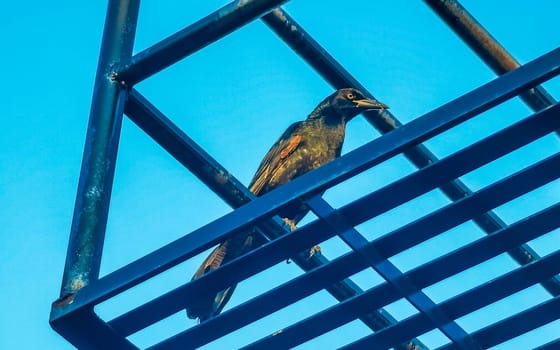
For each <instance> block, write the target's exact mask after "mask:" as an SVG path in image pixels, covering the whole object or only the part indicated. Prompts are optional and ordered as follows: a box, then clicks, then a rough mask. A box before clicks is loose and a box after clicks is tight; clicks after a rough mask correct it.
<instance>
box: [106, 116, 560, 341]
mask: <svg viewBox="0 0 560 350" xmlns="http://www.w3.org/2000/svg"><path fill="white" fill-rule="evenodd" d="M559 110H560V106H556V107H554V108H552V109H550V110H547V111H544V112H541V113H538V114H536V115H535V116H533V117H531V118H528V119H526V120H523V121H520V122H518V123H517V124H515V125H513V126H511V127H509V128H507V129H505V130H503V131H500V132H498V133H496V134H495V135H493V136H490V137H488V138H486V139H484V140H481V141H480V142H479V143H477V144H475V145H472V146H470V147H469V148H467V149H466V150H462V151H460V152H457V153H456V154H455V155H451V156H449V157H448V158H450V159H453V158H454V157H455V159H459V160H460V161H459V162H448V161H447V158H446V159H443V160H441V161H440V162H439V163H436V164H434V165H433V166H432V167H429V168H425V169H422V170H419V171H418V172H417V173H415V174H411V175H409V176H408V177H407V178H405V179H403V180H400V181H397V183H402V181H405V180H406V181H407V182H408V183H410V184H415V186H417V187H420V190H419V192H421V193H424V192H425V191H427V190H429V189H430V188H431V187H430V186H432V187H435V186H437V184H430V183H429V182H428V183H426V181H423V180H419V179H421V176H426V177H428V178H429V177H431V175H430V174H434V173H449V169H451V168H453V169H454V170H456V169H455V168H456V166H457V163H459V164H461V166H464V164H468V163H469V161H468V158H469V157H467V158H465V159H462V158H461V157H458V156H457V154H461V153H464V152H466V151H469V152H470V154H471V155H481V156H471V157H470V158H471V160H470V163H475V165H476V166H479V165H480V164H478V163H477V162H478V161H480V160H481V159H484V158H483V155H490V156H491V157H490V159H489V160H491V159H493V158H492V156H493V155H494V156H495V155H496V154H495V153H492V152H489V151H488V149H489V148H492V147H493V146H494V145H496V144H506V145H507V144H513V145H515V146H517V147H518V146H520V144H518V143H517V142H519V138H517V137H514V136H516V135H517V134H518V133H519V132H521V131H523V130H532V131H533V132H535V134H532V135H530V136H528V137H527V135H525V138H524V137H521V140H523V141H524V142H525V143H529V142H531V141H532V140H533V139H534V138H536V137H539V136H542V135H543V134H545V133H546V132H547V131H546V130H548V132H551V131H552V130H554V128H555V127H556V126H557V123H560V120H559V119H558V118H556V115H557V113H558V111H559ZM543 116H547V117H548V118H544V117H543ZM527 120H529V121H531V122H532V123H527ZM551 122H552V123H551ZM539 128H544V131H543V130H540V132H539ZM480 144H484V145H486V148H481V147H479V145H480ZM457 157H458V158H457ZM475 160H476V161H475ZM489 160H487V161H489ZM559 162H560V155H556V156H553V157H551V158H549V159H546V160H544V161H542V162H539V163H538V164H536V165H533V166H531V167H529V168H527V169H524V170H523V171H521V172H518V173H516V174H514V175H512V176H510V177H508V178H506V179H504V180H502V181H499V182H498V183H496V184H493V185H491V186H488V187H487V188H485V189H483V190H481V191H479V192H477V193H475V194H473V195H472V196H471V197H467V198H464V199H463V200H461V201H457V202H455V203H451V204H449V205H448V206H446V207H444V208H442V209H441V210H440V211H437V212H435V213H433V214H430V215H427V216H426V217H424V218H422V219H420V220H418V221H417V222H415V223H414V224H413V225H409V226H407V227H406V228H407V230H405V232H408V231H411V232H415V234H407V235H405V236H404V237H405V238H407V239H413V238H416V236H417V235H418V233H419V232H423V230H425V231H427V232H430V233H431V234H429V235H427V236H426V235H424V236H422V237H423V239H428V238H430V237H432V236H434V235H436V234H437V233H440V232H443V231H444V230H445V229H448V228H451V227H453V226H455V225H458V224H460V223H462V222H464V221H466V220H468V219H470V218H472V217H474V216H477V215H480V214H481V213H483V212H484V211H486V210H488V209H489V208H493V207H494V206H497V205H501V204H503V203H504V202H507V201H509V200H511V199H513V198H515V197H517V196H519V195H521V194H523V193H525V192H527V191H531V190H533V189H534V188H537V187H539V186H542V185H543V184H545V183H547V182H549V181H552V180H554V179H556V178H558V177H560V173H559V172H558V171H555V170H557V169H558V164H559ZM446 163H447V168H439V166H440V164H446ZM463 163H464V164H463ZM474 167H475V166H472V165H471V169H472V168H474ZM468 170H469V169H466V170H465V169H463V172H466V171H468ZM426 174H427V175H426ZM455 175H457V176H458V175H461V173H459V174H455ZM455 175H454V174H451V175H448V176H455ZM391 186H392V185H388V186H386V187H385V188H393V191H391V192H392V193H403V194H404V193H406V192H407V191H405V190H403V189H402V188H403V186H401V187H391ZM385 188H383V189H381V190H379V191H377V192H381V193H384V192H385V191H384V190H385ZM404 188H406V186H404ZM377 192H376V193H377ZM366 197H369V196H366ZM408 199H409V198H408V197H404V198H401V199H400V201H398V202H397V203H392V206H391V207H388V208H384V209H383V211H386V210H389V209H391V208H393V207H395V206H397V205H399V204H402V203H403V202H406V201H407V200H408ZM378 202H379V201H374V203H378ZM376 206H377V205H376ZM363 207H367V208H370V209H369V210H368V212H369V213H370V216H368V217H363V216H359V221H356V217H355V216H354V217H352V221H351V224H352V225H357V224H359V223H361V222H363V221H364V220H367V219H369V218H370V217H371V216H375V215H376V214H377V213H375V212H372V210H371V208H373V207H374V206H373V205H371V204H370V202H363V201H362V200H358V201H356V202H354V203H351V204H349V205H347V206H345V207H343V208H342V209H341V210H340V211H341V212H343V213H347V214H346V216H347V217H348V218H350V217H351V213H359V212H360V211H361V209H360V208H363ZM449 218H452V219H453V220H450V219H449ZM424 223H429V224H430V226H426V227H425V226H424V225H425V224H424ZM323 226H324V225H323V224H322V223H321V222H320V221H316V222H314V223H312V224H310V225H307V226H305V227H303V228H301V229H300V230H298V232H297V233H296V234H294V235H289V236H285V237H282V238H280V239H279V240H277V241H275V242H272V243H270V244H268V245H267V246H265V247H263V248H261V249H259V250H257V251H254V252H251V253H249V254H248V255H246V256H244V257H241V258H240V259H238V260H236V261H234V262H232V263H231V264H228V265H226V266H224V267H222V268H221V269H220V270H217V271H215V272H212V273H211V274H208V275H205V276H203V277H201V278H200V279H199V280H197V281H194V282H191V283H190V284H187V285H185V286H182V287H179V288H178V289H176V290H175V291H173V292H171V293H168V294H167V295H164V296H162V297H160V298H157V299H155V300H153V301H151V302H149V303H147V304H145V305H143V306H140V307H138V308H136V309H135V310H132V311H131V312H129V313H127V314H126V315H123V316H122V317H120V318H118V319H116V320H114V321H111V324H112V326H113V327H115V328H116V329H120V330H121V331H123V332H124V334H130V333H132V332H134V331H136V330H138V329H140V328H142V327H145V326H147V325H149V324H151V323H153V322H156V321H158V320H159V319H161V318H163V317H165V316H168V315H170V314H172V313H174V312H177V311H178V310H180V309H181V308H182V307H183V304H182V302H181V301H184V300H189V299H191V298H196V297H197V294H196V293H197V292H195V291H193V290H196V288H197V287H196V286H195V284H196V283H200V285H203V286H204V290H205V291H208V290H220V289H222V288H224V287H225V286H227V285H228V284H230V283H232V282H237V281H239V280H241V279H244V278H246V277H248V276H250V275H252V274H253V273H255V272H258V271H261V270H263V269H265V268H267V267H269V266H271V265H273V264H275V263H277V262H279V261H281V259H282V257H283V256H285V255H282V254H281V253H282V251H283V252H284V254H289V253H290V249H292V250H293V249H302V248H301V247H307V246H311V245H312V244H315V243H317V242H318V239H317V238H316V236H317V233H320V234H321V235H322V238H321V239H325V238H327V237H330V236H332V235H333V233H328V230H327V228H326V227H323ZM535 232H538V231H531V233H535ZM402 233H403V230H402V229H401V230H396V231H395V232H393V233H390V234H388V235H387V236H388V237H392V236H393V235H395V234H401V235H402ZM327 235H328V236H327ZM405 238H401V239H400V240H401V241H403V242H406V240H407V239H405ZM420 241H421V240H417V243H419V242H420ZM510 241H511V242H518V244H520V243H523V242H524V241H517V240H510ZM381 242H383V240H378V241H376V242H374V244H376V245H377V246H380V243H381ZM402 246H405V247H401V248H400V249H396V250H395V249H393V252H392V253H394V254H396V253H397V252H399V251H401V250H404V249H405V248H406V247H408V245H406V244H402ZM513 246H514V245H509V244H505V245H503V247H509V248H511V247H513ZM504 249H507V248H504ZM364 251H365V252H367V253H368V254H369V252H368V249H367V248H365V249H364ZM380 251H382V252H383V254H384V257H385V258H386V257H388V256H389V255H387V252H385V251H384V250H382V249H380ZM391 255H392V254H391ZM242 266H243V268H242ZM361 268H363V266H361V267H360V269H361ZM357 271H358V270H353V272H352V273H355V272H357ZM292 287H293V286H292ZM198 288H200V286H199V287H198ZM315 291H316V290H315V289H313V290H312V292H315ZM190 293H192V294H190ZM304 293H306V292H305V291H304ZM291 294H292V297H294V296H295V295H296V294H297V293H296V292H295V291H294V290H292V291H291ZM305 295H309V294H305ZM305 295H303V296H302V297H304V296H305ZM257 299H258V298H257ZM280 300H282V299H281V298H278V299H270V300H269V301H268V302H266V303H264V302H260V301H257V300H255V302H258V304H259V305H261V306H262V305H263V304H266V305H268V306H267V307H265V308H263V310H266V309H268V308H273V309H272V310H273V311H276V310H278V309H279V308H281V307H284V306H286V304H283V305H282V306H278V304H279V301H280ZM272 301H274V302H272ZM170 304H175V306H174V307H171V306H169V305H170ZM255 305H256V304H255ZM273 305H274V306H273ZM276 306H278V308H276ZM163 310H165V312H164V311H163ZM253 311H254V310H253ZM271 312H272V311H271ZM259 315H261V313H259V312H256V313H255V314H250V313H249V312H246V310H244V311H243V312H239V313H237V314H236V316H235V317H234V316H232V317H231V318H230V321H228V322H231V323H229V324H228V323H227V322H226V323H224V322H222V323H220V324H221V325H222V326H224V327H226V329H229V328H228V327H230V328H231V327H235V322H237V323H238V324H239V323H241V325H245V324H247V323H248V322H252V321H254V320H255V319H257V318H258V317H259ZM221 317H222V316H218V317H216V318H215V319H213V320H209V321H207V322H205V324H203V325H201V326H200V327H202V328H204V326H205V325H206V324H207V323H208V327H209V328H206V329H207V330H210V331H211V334H210V336H211V337H214V336H216V337H217V336H219V335H220V334H222V335H223V334H224V333H222V331H223V329H221V328H220V326H219V325H215V324H213V322H214V321H215V320H220V319H221ZM224 317H226V316H224ZM233 321H235V322H233ZM245 322H247V323H245ZM210 324H212V325H210ZM241 325H240V326H241ZM131 327H132V328H131ZM199 329H200V328H199ZM208 336H209V334H204V331H202V330H201V331H200V332H198V333H196V335H194V334H193V332H191V330H187V331H185V332H182V333H180V334H178V335H177V336H175V337H173V338H172V339H169V340H168V341H169V342H175V343H177V344H178V343H180V342H185V341H188V342H189V343H192V342H195V344H198V343H197V340H201V339H206V338H207V337H208ZM214 339H215V338H214ZM166 342H167V341H166ZM199 345H201V344H199Z"/></svg>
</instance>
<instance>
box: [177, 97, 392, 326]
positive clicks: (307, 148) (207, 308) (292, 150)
mask: <svg viewBox="0 0 560 350" xmlns="http://www.w3.org/2000/svg"><path fill="white" fill-rule="evenodd" d="M387 108H389V107H388V106H387V105H385V104H383V103H381V102H379V101H377V100H375V99H373V98H367V97H366V96H365V95H364V94H363V93H362V92H361V91H359V90H357V89H354V88H344V89H339V90H337V91H335V92H334V93H333V94H331V95H330V96H328V97H327V98H325V99H324V100H323V101H322V102H321V103H319V105H317V107H316V108H315V109H314V110H313V111H312V112H311V113H310V114H309V116H308V117H307V118H306V119H304V120H302V121H298V122H295V123H293V124H292V125H290V126H289V127H288V128H287V129H286V131H285V132H284V133H283V134H282V136H280V138H279V139H278V140H277V141H276V143H274V145H273V146H272V147H271V148H270V150H269V151H268V152H267V153H266V155H265V157H264V158H263V160H262V161H261V163H260V165H259V167H258V169H257V171H256V173H255V175H254V176H253V179H252V180H251V182H250V184H249V190H250V191H251V192H252V193H253V194H254V195H256V196H261V195H263V194H265V193H268V192H270V191H272V190H274V189H276V188H278V187H280V186H282V185H283V184H285V183H287V182H289V181H291V180H293V179H295V178H297V177H299V176H301V175H303V174H305V173H307V172H309V171H311V170H313V169H316V168H318V167H320V166H322V165H324V164H326V163H328V162H330V161H332V160H334V159H335V158H337V157H339V156H340V154H341V150H342V145H343V143H344V136H345V130H346V123H347V122H349V121H350V120H351V119H352V118H354V117H355V116H357V115H358V114H360V113H361V112H363V111H365V110H372V109H377V110H381V109H387ZM308 211H309V209H308V208H307V207H306V206H305V205H304V204H303V203H301V202H299V203H296V204H293V205H291V206H288V207H286V208H284V209H282V210H281V211H280V212H279V213H278V215H279V216H280V217H281V218H283V220H284V222H286V224H287V225H288V226H289V227H290V229H292V230H293V229H295V225H296V224H297V223H298V222H299V221H300V220H301V219H303V217H304V216H305V215H306V214H307V213H308ZM254 235H255V233H254V231H253V230H251V231H249V232H241V233H238V234H236V235H235V236H233V237H231V238H229V239H227V240H225V241H224V242H222V243H221V244H220V245H218V247H216V248H215V249H214V250H213V251H212V252H211V253H210V255H209V256H208V257H207V258H206V260H204V262H203V263H202V265H200V267H199V268H198V269H197V271H196V272H195V274H194V276H193V277H192V280H195V279H197V278H200V277H201V276H203V275H205V274H207V273H209V272H211V271H213V270H216V269H217V268H218V267H220V266H221V265H223V264H226V263H227V262H229V261H231V260H233V259H235V258H237V257H239V256H241V255H243V254H245V253H247V252H248V251H250V250H252V249H253V248H256V245H257V243H256V241H257V240H256V239H255V236H254ZM312 253H313V249H312ZM235 287H236V286H235V285H232V286H229V287H227V288H226V289H224V290H222V291H220V292H218V293H215V294H214V293H208V295H205V296H204V297H202V298H198V299H197V300H195V301H191V302H190V303H189V305H187V307H186V311H187V316H188V317H189V318H191V319H198V321H199V322H203V321H205V320H207V319H209V318H211V317H214V316H216V315H218V314H219V313H220V312H221V311H222V309H223V308H224V306H225V305H226V303H227V302H228V301H229V299H230V298H231V295H232V294H233V291H234V289H235Z"/></svg>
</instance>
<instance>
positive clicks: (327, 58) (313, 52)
mask: <svg viewBox="0 0 560 350" xmlns="http://www.w3.org/2000/svg"><path fill="white" fill-rule="evenodd" d="M263 21H264V22H265V23H266V24H267V25H268V26H269V27H271V29H272V30H273V31H274V32H275V33H276V34H278V36H279V37H280V38H282V39H283V40H284V41H285V42H286V43H287V44H288V45H289V46H290V47H291V48H292V49H293V50H294V51H295V52H296V53H298V54H299V55H300V56H301V57H302V58H303V59H304V60H305V61H306V62H307V63H308V64H309V65H311V66H312V67H313V68H314V69H315V70H316V71H317V72H318V73H319V74H320V75H321V76H322V77H323V78H324V79H325V80H326V81H327V82H329V83H330V84H331V85H333V86H334V87H336V88H343V87H355V88H358V89H359V90H361V91H362V92H364V93H365V94H366V95H368V96H369V97H373V95H372V94H371V92H369V91H368V90H367V89H366V88H365V87H364V86H363V85H361V84H360V83H359V82H358V81H357V80H356V79H355V78H354V77H353V76H352V75H351V74H350V73H349V72H348V71H347V70H346V69H344V67H343V66H342V65H340V64H339V63H338V62H337V61H336V60H335V59H334V58H333V57H332V56H331V55H330V54H329V53H328V52H327V51H326V50H325V49H324V48H322V47H321V45H319V43H317V42H316V41H315V40H314V39H313V38H312V37H311V36H310V35H309V34H308V33H307V32H306V31H305V30H304V29H303V28H302V27H301V26H300V25H299V24H298V23H297V22H296V21H295V20H294V19H293V18H291V17H290V16H289V15H288V14H287V13H286V12H285V11H284V10H282V9H275V10H274V11H272V12H271V13H269V14H267V15H266V16H264V17H263ZM364 116H365V117H366V120H367V121H368V122H370V123H371V124H372V125H373V126H374V127H376V128H377V130H379V131H380V132H381V133H387V132H389V131H391V130H393V129H395V128H397V127H399V126H401V125H402V124H401V123H400V122H399V120H398V119H397V118H396V117H395V116H394V115H393V114H391V112H390V111H388V110H384V111H382V112H366V113H364ZM404 155H405V156H406V157H407V158H408V159H409V160H410V161H411V162H412V163H413V164H414V165H415V166H416V167H418V168H422V167H424V166H428V165H430V164H432V163H434V162H436V161H437V160H438V158H437V157H436V156H435V155H434V154H433V153H432V152H430V150H429V149H428V148H426V147H425V146H424V145H417V146H416V147H413V148H410V149H408V150H407V151H406V152H404ZM440 190H441V191H442V192H443V193H444V194H445V195H447V196H448V197H449V198H450V199H451V200H458V199H461V198H464V197H466V196H468V195H470V194H471V193H472V191H471V190H470V189H469V188H468V187H467V186H466V185H465V184H464V183H463V182H462V181H460V180H458V179H457V180H453V181H451V182H449V183H447V184H443V185H441V186H440ZM474 221H475V223H476V224H477V225H478V226H479V227H480V228H482V229H483V230H484V232H486V233H491V232H494V231H496V230H499V229H500V228H502V227H504V226H505V225H506V224H505V222H504V221H503V220H501V219H500V218H499V217H498V216H497V215H496V214H495V213H494V212H489V213H485V214H483V215H481V216H480V217H478V218H475V220H474ZM509 254H510V255H511V256H512V257H513V258H514V259H515V260H516V261H517V262H518V263H519V264H521V265H523V264H527V263H529V262H531V261H534V260H536V259H538V258H539V255H538V254H537V253H536V252H535V251H534V250H533V249H532V248H531V247H529V246H521V247H518V248H516V249H513V250H512V251H510V252H509ZM542 285H543V287H545V288H546V290H547V291H548V292H549V293H551V294H552V295H560V279H558V278H557V277H554V278H552V279H551V280H550V281H544V282H543V283H542Z"/></svg>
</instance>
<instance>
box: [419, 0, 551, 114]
mask: <svg viewBox="0 0 560 350" xmlns="http://www.w3.org/2000/svg"><path fill="white" fill-rule="evenodd" d="M424 2H425V3H426V4H427V5H428V6H429V7H430V8H431V9H432V10H433V11H434V12H435V13H436V14H437V15H438V16H439V17H440V18H441V19H442V20H443V21H444V22H445V23H446V24H447V25H448V26H449V27H450V28H451V29H452V30H453V31H454V32H455V34H457V35H458V36H459V37H460V38H461V39H463V41H464V42H465V43H466V44H467V46H469V47H470V48H471V49H472V50H473V51H474V52H475V53H476V54H477V55H478V57H480V59H482V60H483V61H484V62H485V63H486V64H487V65H488V66H489V67H490V68H491V69H492V70H493V71H494V72H495V73H496V74H498V75H502V74H505V73H507V72H509V71H512V70H514V69H516V68H518V67H519V66H520V64H519V62H518V61H517V60H516V59H515V58H514V57H513V56H512V55H511V54H510V53H509V52H508V51H507V50H506V49H505V48H504V47H503V46H502V45H501V44H500V43H499V42H498V40H496V38H494V37H493V36H492V35H491V34H490V33H489V32H488V31H487V30H486V29H485V28H484V27H483V26H482V24H480V23H479V22H478V21H477V20H476V18H474V16H473V15H471V14H470V13H469V11H467V9H465V8H464V7H463V6H462V5H461V4H460V3H459V1H457V0H424ZM519 97H521V99H522V100H523V101H524V102H525V103H526V104H527V105H528V106H529V107H530V108H531V109H532V110H533V111H539V110H541V109H543V108H546V107H548V106H551V105H553V104H554V103H556V100H555V99H554V98H553V97H552V96H551V95H550V94H549V93H548V92H547V91H546V90H545V88H544V87H542V86H536V87H534V88H532V89H529V90H527V91H525V92H523V93H522V94H521V95H520V96H519Z"/></svg>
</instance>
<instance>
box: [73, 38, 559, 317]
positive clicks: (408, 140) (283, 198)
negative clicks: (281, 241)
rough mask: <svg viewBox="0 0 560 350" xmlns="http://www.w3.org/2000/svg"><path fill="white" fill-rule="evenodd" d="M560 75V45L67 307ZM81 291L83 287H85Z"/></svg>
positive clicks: (161, 267)
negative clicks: (558, 47) (555, 75)
mask: <svg viewBox="0 0 560 350" xmlns="http://www.w3.org/2000/svg"><path fill="white" fill-rule="evenodd" d="M558 73H560V49H557V50H555V51H552V52H550V53H548V54H545V55H543V56H541V57H539V58H537V59H536V60H534V61H532V62H529V63H527V64H526V65H524V66H522V67H520V68H519V69H517V70H515V71H512V72H510V73H508V74H506V75H503V76H502V77H499V78H497V79H496V80H494V81H491V82H489V83H487V84H485V85H483V86H481V87H479V88H477V89H475V90H473V91H471V92H469V93H467V94H465V95H463V96H461V97H459V98H457V99H456V100H454V101H452V102H450V103H448V104H446V105H444V106H442V107H440V108H437V109H436V110H434V111H432V112H429V113H427V114H426V115H424V116H422V117H419V118H417V119H415V120H414V121H412V122H410V123H408V124H406V125H403V126H402V127H400V128H398V129H396V130H394V131H393V132H391V133H389V134H387V135H385V136H384V137H382V138H378V139H376V140H373V141H371V142H369V143H368V144H366V145H364V146H362V147H360V148H358V149H356V150H354V151H352V152H349V153H347V154H346V155H344V156H342V157H340V158H338V159H336V160H334V161H332V162H330V163H328V164H326V165H325V166H323V167H320V168H318V169H316V170H314V171H312V172H310V173H307V174H305V175H303V176H301V177H299V178H297V179H295V180H293V181H291V182H289V183H287V184H285V185H284V186H282V190H281V191H280V190H276V191H271V192H269V193H267V194H265V195H263V196H262V197H259V198H258V199H256V200H254V201H252V202H250V203H248V204H246V205H244V206H242V207H241V208H239V209H237V210H235V211H234V212H232V213H229V214H227V215H224V216H223V217H221V218H219V219H217V220H215V221H213V222H211V223H209V224H208V225H205V226H204V227H201V228H199V229H197V230H195V231H193V232H192V233H190V234H188V235H186V236H184V237H182V238H179V239H177V240H175V241H174V242H171V243H169V244H167V245H165V246H164V247H162V248H160V249H158V250H156V251H154V252H152V253H149V254H147V255H146V256H144V257H142V258H140V259H138V260H136V261H134V262H132V263H130V264H128V265H126V266H124V267H122V268H120V269H118V270H116V271H114V272H112V273H110V274H108V275H106V276H105V277H103V278H101V279H100V280H99V281H97V282H96V283H95V285H94V286H91V288H88V291H87V292H84V293H78V294H77V295H76V297H75V299H74V302H73V303H72V304H70V305H68V309H67V310H64V311H62V313H65V312H71V311H72V310H76V309H78V308H80V307H83V306H85V305H91V304H97V303H99V302H101V301H104V300H106V299H107V298H109V297H111V296H114V295H116V294H118V293H120V292H122V291H124V290H126V289H128V288H130V287H132V286H134V285H137V284H138V283H141V282H143V281H145V280H147V279H148V278H151V277H153V276H155V275H156V274H158V273H160V272H163V271H165V270H166V269H169V268H171V267H173V266H175V265H177V264H179V263H180V262H182V261H184V260H186V259H188V258H190V257H192V256H194V255H196V254H198V253H201V252H202V251H204V250H206V249H208V248H210V247H211V246H212V245H215V244H217V243H218V242H220V241H222V240H223V239H224V238H226V237H228V236H229V235H233V234H235V233H236V232H237V231H238V230H241V229H244V228H247V227H248V226H251V225H253V224H254V223H255V222H256V221H258V220H259V219H262V218H264V217H267V216H270V215H271V214H274V213H275V212H277V211H278V210H281V209H282V208H283V207H285V206H287V205H289V204H291V203H293V202H295V201H297V200H299V198H301V197H304V196H309V195H311V194H316V193H321V192H322V191H324V190H326V189H327V188H329V187H332V186H334V185H336V184H339V183H341V182H343V181H345V180H347V179H348V178H350V177H352V176H354V175H356V174H358V173H360V172H362V171H364V170H366V169H368V168H370V167H372V166H374V165H376V164H379V163H381V162H383V161H385V160H387V159H389V158H391V157H392V156H394V155H397V154H399V153H400V152H403V151H404V150H406V149H407V148H408V147H410V146H412V145H415V144H418V143H420V142H423V141H425V140H426V139H428V138H430V137H432V136H434V135H436V134H438V133H441V132H444V131H445V130H448V129H449V128H451V127H453V126H455V125H457V124H458V123H460V122H463V121H465V120H468V119H469V118H472V117H473V116H475V115H476V114H477V113H481V112H483V111H484V110H487V109H489V108H491V107H493V106H495V105H496V104H498V103H499V102H502V101H504V100H506V99H508V98H511V97H513V96H515V95H516V94H517V93H518V92H519V91H522V90H524V89H525V88H527V87H528V86H531V85H532V84H538V83H539V82H542V81H544V80H546V79H547V78H549V77H551V76H553V75H554V74H558ZM82 291H83V289H82Z"/></svg>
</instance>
